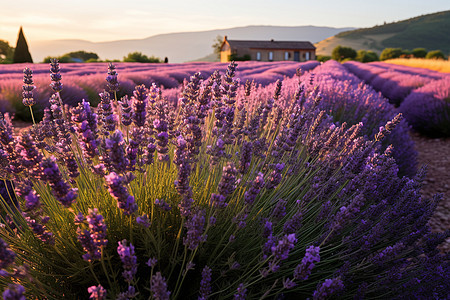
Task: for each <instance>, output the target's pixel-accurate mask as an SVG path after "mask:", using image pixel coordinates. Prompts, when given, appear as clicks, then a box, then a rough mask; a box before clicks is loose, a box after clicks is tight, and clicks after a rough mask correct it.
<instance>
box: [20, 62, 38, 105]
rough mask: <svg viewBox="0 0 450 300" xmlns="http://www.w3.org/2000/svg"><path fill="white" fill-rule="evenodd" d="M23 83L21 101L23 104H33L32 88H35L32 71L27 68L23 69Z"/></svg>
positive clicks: (34, 102)
mask: <svg viewBox="0 0 450 300" xmlns="http://www.w3.org/2000/svg"><path fill="white" fill-rule="evenodd" d="M23 83H25V84H24V85H23V86H22V90H23V92H22V97H23V100H22V103H23V105H25V106H33V105H35V104H36V100H35V99H34V97H33V90H34V89H35V88H36V87H35V86H34V85H33V84H34V83H33V71H32V70H30V69H29V68H25V69H24V70H23Z"/></svg>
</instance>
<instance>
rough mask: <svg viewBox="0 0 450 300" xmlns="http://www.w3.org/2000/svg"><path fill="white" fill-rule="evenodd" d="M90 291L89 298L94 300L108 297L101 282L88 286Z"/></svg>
mask: <svg viewBox="0 0 450 300" xmlns="http://www.w3.org/2000/svg"><path fill="white" fill-rule="evenodd" d="M88 293H89V294H90V296H89V299H93V300H104V299H106V289H105V288H104V287H102V286H101V285H100V284H99V285H98V286H95V285H93V286H91V287H89V288H88Z"/></svg>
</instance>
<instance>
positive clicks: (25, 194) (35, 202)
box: [15, 180, 41, 211]
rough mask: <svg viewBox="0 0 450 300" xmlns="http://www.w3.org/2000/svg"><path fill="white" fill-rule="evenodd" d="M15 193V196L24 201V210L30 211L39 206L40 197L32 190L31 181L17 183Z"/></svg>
mask: <svg viewBox="0 0 450 300" xmlns="http://www.w3.org/2000/svg"><path fill="white" fill-rule="evenodd" d="M15 191H16V194H17V196H19V197H22V198H23V199H24V200H25V209H26V210H29V211H32V210H35V209H37V208H39V207H40V206H41V202H40V197H39V195H38V194H36V191H34V190H33V186H32V183H31V181H29V180H26V181H24V182H17V183H16V187H15Z"/></svg>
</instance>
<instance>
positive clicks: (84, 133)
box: [71, 99, 99, 159]
mask: <svg viewBox="0 0 450 300" xmlns="http://www.w3.org/2000/svg"><path fill="white" fill-rule="evenodd" d="M71 113H72V121H74V122H75V123H77V124H78V127H77V133H78V137H79V140H80V145H81V148H82V150H83V153H84V154H85V155H86V156H87V157H89V158H91V159H93V158H94V157H95V156H97V155H98V146H99V143H98V137H97V131H98V129H97V114H95V113H92V111H91V106H90V104H89V102H86V101H85V100H84V99H83V100H82V102H81V103H79V104H78V107H76V108H73V109H72V110H71Z"/></svg>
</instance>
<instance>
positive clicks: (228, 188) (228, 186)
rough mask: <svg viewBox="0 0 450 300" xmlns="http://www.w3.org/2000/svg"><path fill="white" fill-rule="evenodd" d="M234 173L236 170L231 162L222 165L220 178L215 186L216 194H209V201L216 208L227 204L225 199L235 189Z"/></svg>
mask: <svg viewBox="0 0 450 300" xmlns="http://www.w3.org/2000/svg"><path fill="white" fill-rule="evenodd" d="M236 173H237V170H236V168H235V167H234V164H233V163H228V164H227V165H226V166H225V167H223V172H222V178H221V179H220V182H219V185H218V187H217V191H218V192H219V193H218V194H214V193H213V194H212V195H211V202H212V203H213V205H214V206H216V207H218V208H224V207H226V206H227V205H228V203H225V199H226V197H227V196H228V195H230V194H232V193H233V192H234V190H235V189H236Z"/></svg>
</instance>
